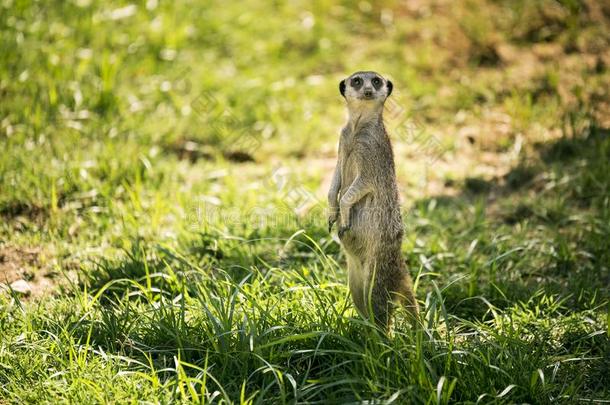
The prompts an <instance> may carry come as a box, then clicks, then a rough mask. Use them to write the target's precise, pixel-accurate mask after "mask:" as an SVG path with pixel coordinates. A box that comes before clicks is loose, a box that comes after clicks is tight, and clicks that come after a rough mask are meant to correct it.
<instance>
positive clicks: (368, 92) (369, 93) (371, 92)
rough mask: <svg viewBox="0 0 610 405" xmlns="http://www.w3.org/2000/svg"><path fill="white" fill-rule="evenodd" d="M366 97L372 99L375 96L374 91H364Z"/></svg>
mask: <svg viewBox="0 0 610 405" xmlns="http://www.w3.org/2000/svg"><path fill="white" fill-rule="evenodd" d="M364 95H365V96H367V97H371V96H372V95H373V89H364Z"/></svg>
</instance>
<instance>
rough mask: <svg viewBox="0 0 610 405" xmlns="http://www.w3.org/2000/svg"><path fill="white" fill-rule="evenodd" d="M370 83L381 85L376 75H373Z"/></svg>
mask: <svg viewBox="0 0 610 405" xmlns="http://www.w3.org/2000/svg"><path fill="white" fill-rule="evenodd" d="M371 83H373V86H375V87H377V86H380V85H381V79H380V78H378V77H374V78H373V80H371Z"/></svg>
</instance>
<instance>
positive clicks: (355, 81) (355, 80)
mask: <svg viewBox="0 0 610 405" xmlns="http://www.w3.org/2000/svg"><path fill="white" fill-rule="evenodd" d="M351 85H352V87H353V88H355V89H359V88H360V87H361V86H362V79H361V78H359V77H354V78H353V79H352V80H351Z"/></svg>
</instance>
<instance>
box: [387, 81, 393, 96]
mask: <svg viewBox="0 0 610 405" xmlns="http://www.w3.org/2000/svg"><path fill="white" fill-rule="evenodd" d="M386 86H388V95H387V96H386V97H390V94H392V89H393V88H394V85H393V84H392V82H391V81H389V80H386Z"/></svg>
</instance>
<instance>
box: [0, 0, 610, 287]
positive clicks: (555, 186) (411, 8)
mask: <svg viewBox="0 0 610 405" xmlns="http://www.w3.org/2000/svg"><path fill="white" fill-rule="evenodd" d="M0 12H1V14H0V16H1V18H0V24H1V35H2V36H1V39H2V55H1V59H2V64H1V68H0V94H1V97H2V103H1V105H0V115H1V117H0V118H1V122H0V142H2V150H1V151H0V154H1V155H0V156H1V159H0V190H1V192H0V215H1V216H2V219H3V221H2V224H1V228H0V231H1V232H2V238H3V240H4V243H5V247H4V248H3V249H4V250H5V255H6V256H7V257H20V256H24V254H23V252H24V251H26V250H27V249H33V253H32V255H33V257H34V259H32V260H30V262H31V263H29V262H28V260H27V258H26V259H24V260H25V261H24V263H20V262H19V263H20V264H19V263H18V265H16V266H12V265H11V266H9V265H5V267H6V268H7V269H8V268H10V269H12V270H10V272H11V276H10V277H9V278H10V279H11V280H9V281H12V279H15V278H17V279H19V278H21V277H23V276H24V274H22V273H23V272H24V271H25V272H26V273H27V271H30V270H27V271H26V270H23V269H27V268H28V266H29V267H39V268H40V267H42V268H46V269H47V271H49V272H51V273H52V272H53V270H49V269H52V268H53V266H57V265H60V267H62V266H63V267H68V268H70V266H74V267H77V268H78V267H79V266H80V263H81V262H82V260H84V259H85V258H88V257H99V256H103V257H105V256H109V257H113V256H114V255H115V253H116V252H120V251H122V250H123V249H131V248H132V247H133V245H134V243H135V242H134V241H150V242H153V241H155V242H159V241H168V242H170V243H174V242H176V241H179V240H181V238H182V239H184V240H186V241H187V242H185V243H186V244H187V245H188V246H190V243H191V242H192V243H194V244H195V245H196V246H199V248H201V246H200V245H198V243H200V241H199V238H200V237H202V238H203V239H204V240H207V239H206V238H212V239H215V238H216V237H217V236H218V235H224V236H227V235H233V236H236V237H244V238H246V239H252V238H255V237H269V238H271V239H274V238H279V239H280V240H281V239H283V238H287V237H289V236H290V235H291V234H293V233H294V232H296V231H298V230H299V229H306V231H307V232H308V233H309V234H311V235H313V236H314V237H315V238H316V239H317V240H318V241H320V243H322V245H323V246H325V248H328V249H329V251H330V252H335V253H336V252H337V251H338V247H337V244H336V243H335V242H333V241H332V239H331V238H330V237H329V236H328V234H326V233H325V231H324V225H325V215H324V212H323V209H324V207H325V201H324V200H325V195H326V189H327V187H328V181H329V177H330V174H331V172H332V169H333V167H334V164H335V158H336V146H337V140H338V133H339V130H340V128H341V126H342V125H343V123H344V121H345V107H344V103H343V100H342V98H341V97H340V95H339V92H338V83H339V81H340V80H341V79H343V78H345V77H346V76H348V75H349V74H351V73H352V72H354V71H357V70H375V71H377V72H379V73H381V74H382V75H384V76H386V77H388V78H390V79H391V80H393V81H394V83H395V85H394V88H395V93H394V94H393V95H392V97H391V98H390V100H389V101H388V104H387V105H386V124H387V127H388V130H389V132H390V134H391V136H392V138H393V141H394V145H395V153H396V161H397V170H398V177H399V182H400V189H401V195H402V197H403V206H404V209H405V213H406V215H405V216H406V217H407V218H408V219H407V220H406V221H407V226H409V227H411V228H410V229H412V230H413V232H412V233H411V236H410V237H409V238H408V239H409V240H408V249H407V250H408V251H411V252H412V251H413V249H415V248H416V246H418V245H420V246H421V245H422V243H423V242H422V239H420V236H418V235H421V234H425V233H426V232H427V229H428V228H426V227H427V226H429V224H428V222H427V221H429V220H430V219H429V218H424V219H422V218H418V217H417V216H416V215H415V214H414V213H417V212H419V213H420V215H423V216H424V217H425V216H426V215H428V214H427V213H429V211H430V210H432V211H434V210H435V209H436V211H435V212H434V214H431V215H432V217H433V218H434V221H440V222H439V224H443V225H440V226H441V227H443V226H445V225H444V224H445V222H447V221H448V222H451V221H452V220H451V214H450V213H451V212H454V214H453V215H455V217H456V218H458V222H459V221H460V220H463V219H464V215H466V214H464V213H461V214H457V215H456V214H455V212H462V211H463V212H470V213H471V214H472V215H475V216H477V215H479V214H480V212H482V213H483V214H480V215H484V216H485V215H487V216H486V217H485V218H484V219H485V220H486V221H487V220H489V221H490V223H491V224H492V225H490V226H495V225H493V224H495V223H496V222H498V223H501V224H502V225H503V226H508V227H512V226H514V225H515V224H519V223H520V221H522V220H525V221H531V220H533V221H534V222H535V220H537V219H542V220H543V221H544V220H548V221H551V223H555V222H557V221H560V220H561V219H562V218H566V217H569V216H570V215H580V213H582V212H590V213H591V214H592V215H594V216H599V215H602V216H603V218H606V219H607V218H608V200H607V192H608V179H607V174H608V171H607V169H608V166H607V157H608V141H607V138H608V137H607V135H608V127H609V126H610V121H609V120H610V104H609V100H608V91H609V86H610V80H609V79H610V73H609V71H610V70H609V69H610V46H609V41H610V39H609V26H608V22H609V21H610V5H608V4H607V3H605V2H597V1H582V2H581V1H568V0H563V1H551V0H548V1H546V0H541V1H534V2H528V1H511V2H504V1H491V0H487V1H485V0H469V1H459V2H453V1H424V0H410V1H400V2H399V1H381V2H367V1H361V2H330V1H314V2H302V3H299V2H255V1H254V2H246V3H220V2H218V3H215V2H206V3H201V2H192V1H185V2H178V3H174V2H166V1H157V0H148V1H146V2H135V3H129V2H98V1H95V0H75V1H26V0H4V1H3V2H2V5H1V7H0ZM547 196H548V198H547V199H545V198H544V197H547ZM604 196H605V197H604ZM571 197H573V198H574V200H569V198H571ZM421 207H424V208H422V210H423V211H420V210H419V208H421ZM473 207H477V208H473ZM442 209H446V210H447V211H440V213H439V210H442ZM460 210H461V211H460ZM473 210H474V211H473ZM591 210H593V211H591ZM599 210H601V211H599ZM414 215H415V216H414ZM461 226H462V228H463V227H464V226H470V225H469V224H465V223H463V224H462V225H461ZM418 227H423V228H421V229H420V228H418ZM534 228H535V226H534ZM604 229H605V230H607V227H606V228H604ZM462 230H463V229H462ZM460 232H461V231H460ZM523 232H526V233H527V232H529V229H527V230H525V231H523ZM532 232H537V231H536V230H535V229H534V230H533V231H532ZM549 232H550V233H552V234H553V235H555V232H558V231H557V229H555V228H553V229H552V230H551V231H549ZM561 232H563V231H561ZM194 235H196V236H194ZM201 235H203V236H201ZM210 235H212V236H210ZM443 238H445V236H444V235H441V234H439V235H435V236H433V239H434V240H437V239H438V240H444V239H443ZM566 238H567V240H571V239H570V237H566ZM193 240H195V242H193ZM445 242H448V243H445ZM445 242H443V243H440V246H443V249H448V247H447V246H448V245H451V244H452V243H457V244H458V245H460V244H463V243H471V242H472V239H469V240H465V239H464V240H463V239H459V241H445ZM138 243H139V242H138ZM205 243H207V242H205ZM205 243H204V245H205ZM218 243H219V242H217V241H216V242H214V246H216V247H215V248H213V249H220V248H219V247H218ZM427 243H429V241H428V242H427ZM280 245H281V243H280ZM9 246H10V247H9ZM26 246H30V247H29V248H26ZM32 246H35V247H32ZM604 246H607V242H606V245H604ZM276 248H277V246H275V242H268V244H267V245H264V246H260V247H259V248H258V249H260V251H257V250H256V249H254V251H256V252H258V253H260V254H263V256H264V253H265V252H267V253H269V254H270V255H272V256H274V255H276V254H277V249H276ZM201 249H203V251H204V252H207V250H206V249H208V247H203V248H201ZM273 252H275V253H273ZM250 253H251V252H250ZM26 256H27V255H25V256H24V257H26ZM204 256H205V255H204ZM206 257H207V256H206ZM415 257H417V256H415ZM605 257H606V258H607V254H606V256H605ZM242 259H243V260H245V263H244V264H247V263H251V262H252V261H253V260H254V261H255V260H256V259H255V258H254V256H252V257H249V256H248V258H242ZM15 260H16V259H15ZM202 260H203V259H202ZM205 260H212V259H210V258H206V259H205ZM213 260H217V259H213ZM7 262H9V261H7ZM47 262H49V263H51V264H50V265H49V264H44V263H47ZM16 269H21V270H16ZM5 272H7V273H9V270H5ZM19 272H21V273H19ZM32 272H33V273H32V274H30V275H29V276H27V277H30V278H32V279H36V277H35V276H34V274H35V273H36V271H35V270H32ZM40 277H41V276H39V277H38V278H40ZM42 284H45V285H46V284H48V283H47V282H43V283H42Z"/></svg>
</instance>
